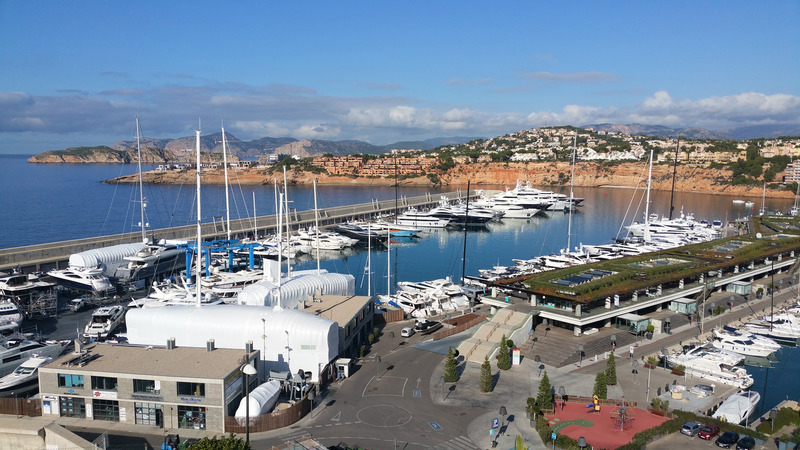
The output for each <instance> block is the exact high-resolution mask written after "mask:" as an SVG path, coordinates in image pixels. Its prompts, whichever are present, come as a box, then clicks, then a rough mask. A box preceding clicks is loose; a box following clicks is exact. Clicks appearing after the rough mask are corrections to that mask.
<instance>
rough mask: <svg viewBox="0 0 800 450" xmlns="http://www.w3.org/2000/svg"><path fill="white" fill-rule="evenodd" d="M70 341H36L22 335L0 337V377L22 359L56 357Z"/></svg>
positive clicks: (17, 365) (12, 369) (10, 370)
mask: <svg viewBox="0 0 800 450" xmlns="http://www.w3.org/2000/svg"><path fill="white" fill-rule="evenodd" d="M69 342H70V341H45V342H42V341H38V340H33V339H27V338H25V337H23V336H12V337H4V338H0V377H4V376H6V375H8V374H10V373H11V372H13V371H14V369H16V368H17V367H19V365H20V364H22V362H23V361H26V360H27V359H28V358H30V357H32V356H35V355H38V356H43V357H46V356H49V357H51V358H56V357H58V356H59V355H60V354H61V352H62V351H63V350H64V347H66V345H67V344H69Z"/></svg>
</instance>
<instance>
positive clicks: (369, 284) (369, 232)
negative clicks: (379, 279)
mask: <svg viewBox="0 0 800 450" xmlns="http://www.w3.org/2000/svg"><path fill="white" fill-rule="evenodd" d="M367 297H370V298H372V222H367Z"/></svg>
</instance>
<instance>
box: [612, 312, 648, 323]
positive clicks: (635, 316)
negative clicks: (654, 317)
mask: <svg viewBox="0 0 800 450" xmlns="http://www.w3.org/2000/svg"><path fill="white" fill-rule="evenodd" d="M617 318H618V319H623V320H631V321H634V322H641V321H643V320H648V319H649V317H645V316H640V315H638V314H633V313H626V314H621V315H619V316H617Z"/></svg>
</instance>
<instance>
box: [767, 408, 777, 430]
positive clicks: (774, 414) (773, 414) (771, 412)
mask: <svg viewBox="0 0 800 450" xmlns="http://www.w3.org/2000/svg"><path fill="white" fill-rule="evenodd" d="M777 418H778V411H777V410H776V409H771V410H769V422H770V424H771V425H772V432H773V433H774V432H775V419H777Z"/></svg>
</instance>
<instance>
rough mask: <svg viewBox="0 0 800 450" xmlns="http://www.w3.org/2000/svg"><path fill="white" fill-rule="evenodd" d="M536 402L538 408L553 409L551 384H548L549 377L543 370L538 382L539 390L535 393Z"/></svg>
mask: <svg viewBox="0 0 800 450" xmlns="http://www.w3.org/2000/svg"><path fill="white" fill-rule="evenodd" d="M536 403H538V404H539V409H540V410H550V409H553V386H552V385H551V384H550V378H548V377H547V371H546V370H545V371H544V374H543V375H542V380H541V381H540V382H539V391H538V392H537V393H536Z"/></svg>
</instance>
